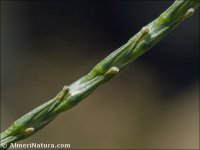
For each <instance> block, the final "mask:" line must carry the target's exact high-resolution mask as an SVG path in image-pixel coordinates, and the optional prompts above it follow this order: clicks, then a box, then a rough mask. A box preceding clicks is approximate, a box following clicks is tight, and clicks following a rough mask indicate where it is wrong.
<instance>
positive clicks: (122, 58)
mask: <svg viewBox="0 0 200 150" xmlns="http://www.w3.org/2000/svg"><path fill="white" fill-rule="evenodd" d="M199 4H200V0H176V1H175V2H174V3H173V4H172V5H171V6H170V7H169V8H168V9H167V10H166V11H165V12H163V13H162V14H161V15H160V16H159V17H158V18H157V19H155V20H154V21H152V22H151V23H149V24H148V25H147V26H145V27H143V28H142V29H141V30H140V31H139V32H138V33H137V34H136V35H135V36H133V37H132V38H131V39H130V40H129V41H128V42H127V43H126V44H125V45H123V46H122V47H120V48H118V49H117V50H116V51H114V52H113V53H111V54H110V55H109V56H107V57H106V58H105V59H104V60H102V61H101V62H100V63H99V64H97V65H96V66H95V67H94V68H93V69H92V70H91V71H90V72H89V73H88V74H87V75H86V76H84V77H82V78H81V79H79V80H77V81H76V82H74V83H73V84H71V85H70V86H64V88H63V89H62V90H61V92H59V93H58V95H57V96H56V97H55V98H53V99H52V100H50V101H48V102H46V103H44V104H43V105H41V106H39V107H37V108H35V109H33V110H32V111H30V112H29V113H27V114H25V115H24V116H22V117H21V118H19V119H18V120H16V121H15V122H14V123H13V124H12V125H11V126H10V127H9V128H8V129H6V130H5V131H4V132H2V133H1V147H0V148H1V149H2V150H3V149H7V148H8V147H9V146H10V144H11V143H14V142H17V141H19V140H22V139H24V138H27V137H29V136H31V135H32V134H34V133H36V131H38V130H39V129H41V128H43V127H44V126H45V125H47V124H48V123H49V122H51V121H52V120H53V119H54V118H55V117H56V116H57V115H58V114H59V113H61V112H63V111H65V110H68V109H70V108H71V107H73V106H75V105H76V104H77V103H79V102H80V101H81V100H83V99H84V98H85V97H86V96H88V95H89V94H90V93H91V92H92V91H94V90H95V89H96V88H97V87H98V86H99V85H101V84H103V83H104V82H107V81H108V80H110V79H111V78H112V77H114V76H115V75H116V74H118V73H119V72H120V71H122V70H123V69H124V68H125V67H126V66H127V65H128V64H130V63H131V62H132V61H133V60H135V59H136V58H138V57H139V56H141V55H142V54H143V53H145V52H146V51H148V50H149V49H150V48H151V47H152V46H154V45H155V44H156V43H158V42H159V41H160V40H161V39H162V38H164V37H165V36H166V35H167V34H168V33H169V32H170V31H171V30H172V29H173V28H174V27H176V26H177V25H178V24H180V23H181V22H182V21H183V20H185V19H186V18H188V17H189V16H191V15H192V14H193V13H194V10H195V8H196V7H198V6H199Z"/></svg>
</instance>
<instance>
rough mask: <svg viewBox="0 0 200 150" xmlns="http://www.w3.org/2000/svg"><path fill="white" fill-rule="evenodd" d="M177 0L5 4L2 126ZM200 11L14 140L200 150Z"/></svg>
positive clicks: (76, 145) (73, 145)
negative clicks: (27, 134) (75, 101)
mask: <svg viewBox="0 0 200 150" xmlns="http://www.w3.org/2000/svg"><path fill="white" fill-rule="evenodd" d="M172 2H173V1H107V2H104V1H41V2H39V1H2V2H1V130H5V129H6V128H7V127H8V126H9V125H10V124H11V123H12V122H13V121H15V120H16V119H17V118H19V117H20V116H22V115H23V114H25V113H27V112H29V111H30V110H32V109H33V108H35V107H36V106H39V105H41V104H42V103H44V102H46V101H47V100H49V99H51V98H53V97H54V96H55V95H56V94H57V92H58V91H60V90H61V89H62V87H63V86H64V85H65V84H68V85H69V84H71V83H73V82H74V81H75V80H77V79H79V78H80V77H82V76H83V75H85V74H87V73H88V72H89V71H90V69H91V68H92V67H93V66H94V65H95V64H97V63H98V62H99V61H100V60H101V59H103V58H104V57H106V56H107V55H108V54H109V53H111V52H112V51H113V50H115V49H116V48H118V47H119V46H121V45H122V44H124V43H126V41H127V40H128V39H129V38H131V37H132V36H133V35H134V34H135V33H137V32H138V31H139V30H140V29H141V28H142V27H143V26H144V25H146V24H148V23H149V22H150V21H152V20H153V19H155V18H156V17H157V16H158V15H159V14H160V13H161V12H163V11H164V10H165V9H166V8H168V7H169V6H170V5H171V4H172ZM198 67H199V11H198V10H197V11H196V12H195V15H194V16H192V17H191V18H189V19H187V20H186V21H185V22H183V23H182V24H181V25H180V26H178V28H176V29H175V30H174V31H173V32H172V33H170V34H169V35H168V36H167V37H166V38H165V39H164V40H162V41H161V42H160V43H159V44H157V45H156V46H155V47H153V48H152V49H151V50H150V51H149V52H147V53H146V54H145V55H143V56H142V57H140V58H139V59H137V60H136V61H135V62H133V63H132V64H131V65H130V66H129V67H128V68H127V69H126V70H124V71H123V72H122V73H121V74H120V75H119V76H117V77H116V78H114V79H113V80H111V81H110V82H108V83H106V84H105V85H102V86H101V87H99V88H98V89H97V90H96V91H95V92H94V93H92V94H91V95H90V96H89V97H87V98H86V99H85V100H84V101H82V102H81V103H80V104H79V105H77V106H76V107H74V108H72V109H71V110H68V111H67V112H65V113H63V114H61V115H59V116H58V117H57V118H56V119H55V120H54V121H53V122H52V123H50V124H49V125H48V126H46V127H45V128H44V129H42V130H40V132H38V133H37V134H35V135H34V136H32V137H30V138H28V139H26V140H24V141H21V142H20V143H30V142H36V143H41V142H42V143H54V144H57V143H58V144H60V143H69V144H71V148H72V149H103V148H104V149H108V148H110V149H116V148H118V149H120V148H121V149H178V148H179V149H195V148H196V149H197V148H199V78H198V76H199V71H198Z"/></svg>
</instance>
